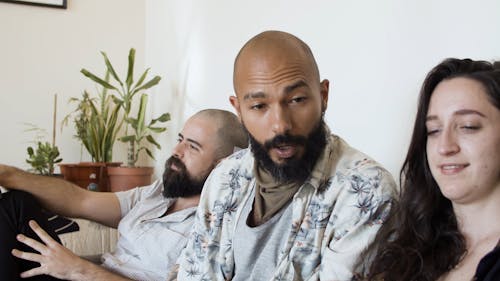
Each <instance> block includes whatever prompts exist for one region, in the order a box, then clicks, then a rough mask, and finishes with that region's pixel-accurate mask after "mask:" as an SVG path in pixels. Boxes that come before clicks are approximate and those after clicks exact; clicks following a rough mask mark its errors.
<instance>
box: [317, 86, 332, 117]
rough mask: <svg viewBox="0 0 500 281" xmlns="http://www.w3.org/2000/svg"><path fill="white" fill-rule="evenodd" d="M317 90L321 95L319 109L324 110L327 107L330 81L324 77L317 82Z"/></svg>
mask: <svg viewBox="0 0 500 281" xmlns="http://www.w3.org/2000/svg"><path fill="white" fill-rule="evenodd" d="M319 87H320V88H319V90H320V95H321V111H322V112H325V111H326V108H327V107H328V92H329V90H330V81H328V79H324V80H323V81H321V83H320V84H319Z"/></svg>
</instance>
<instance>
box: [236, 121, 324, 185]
mask: <svg viewBox="0 0 500 281" xmlns="http://www.w3.org/2000/svg"><path fill="white" fill-rule="evenodd" d="M243 127H244V128H245V130H246V131H247V133H248V137H249V139H250V147H251V150H252V152H253V155H254V157H255V159H256V160H257V161H258V164H259V165H260V166H261V167H262V168H264V169H265V170H267V171H268V172H269V173H270V174H271V175H272V176H273V178H274V179H275V180H276V181H277V182H279V183H291V182H297V183H303V182H304V181H305V180H306V179H307V178H308V177H309V175H310V174H311V172H312V170H313V168H314V165H315V164H316V161H318V158H319V156H320V154H321V152H322V151H323V149H324V148H325V146H326V130H325V123H324V121H323V118H321V120H320V121H319V122H318V124H317V125H316V127H315V128H314V130H313V131H312V132H311V133H310V134H309V135H308V136H307V137H304V136H292V135H290V134H284V135H277V136H275V137H274V138H273V139H271V140H267V141H266V142H265V143H264V144H263V145H262V144H260V143H259V142H258V141H257V140H256V139H255V138H254V137H253V136H252V135H251V134H250V133H249V132H248V130H247V129H246V127H245V126H244V125H243ZM283 143H288V144H295V145H302V146H304V154H303V155H302V157H300V158H295V157H293V158H292V159H288V160H286V162H285V163H283V164H276V163H274V161H273V160H272V159H271V158H270V157H269V150H270V149H271V148H274V147H278V146H279V145H280V144H283Z"/></svg>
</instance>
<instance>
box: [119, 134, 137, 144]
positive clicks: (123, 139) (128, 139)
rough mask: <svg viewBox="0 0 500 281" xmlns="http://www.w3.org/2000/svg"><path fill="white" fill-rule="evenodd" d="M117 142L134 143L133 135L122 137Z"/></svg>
mask: <svg viewBox="0 0 500 281" xmlns="http://www.w3.org/2000/svg"><path fill="white" fill-rule="evenodd" d="M119 140H120V141H122V142H129V141H135V135H129V136H124V137H121V138H119Z"/></svg>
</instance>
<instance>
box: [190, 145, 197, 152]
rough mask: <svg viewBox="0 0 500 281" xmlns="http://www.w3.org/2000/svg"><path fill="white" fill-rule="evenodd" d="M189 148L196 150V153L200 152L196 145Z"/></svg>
mask: <svg viewBox="0 0 500 281" xmlns="http://www.w3.org/2000/svg"><path fill="white" fill-rule="evenodd" d="M189 148H191V149H194V150H196V151H198V150H199V149H198V147H197V146H195V145H193V144H190V145H189Z"/></svg>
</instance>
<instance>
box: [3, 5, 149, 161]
mask: <svg viewBox="0 0 500 281" xmlns="http://www.w3.org/2000/svg"><path fill="white" fill-rule="evenodd" d="M144 45H145V1H144V0H142V1H138V0H107V1H99V0H70V1H68V9H66V10H61V9H53V8H44V7H35V6H26V5H18V4H8V3H0V85H1V89H0V120H2V121H1V125H0V126H1V132H2V133H1V137H0V162H2V163H8V164H13V165H16V166H20V167H22V168H27V167H28V166H27V164H26V163H25V162H24V159H25V158H26V157H27V153H26V147H27V146H28V145H30V143H29V142H30V141H31V140H32V139H33V134H30V133H25V132H23V130H24V129H25V127H24V125H23V122H31V123H35V124H36V125H38V126H39V127H41V128H44V129H46V130H48V131H49V132H51V130H52V103H53V94H54V93H58V95H59V100H58V102H59V106H58V124H59V122H60V121H61V120H62V118H63V117H64V115H66V113H68V112H70V110H71V107H70V106H69V105H68V103H67V101H68V99H69V97H80V94H81V93H82V91H83V90H84V89H87V90H89V91H91V92H95V90H96V89H95V86H94V83H92V82H89V80H88V79H87V78H85V77H84V76H83V75H82V74H80V69H81V68H82V67H85V68H87V69H89V70H91V71H93V72H95V73H98V74H102V73H104V64H103V61H102V57H101V55H100V53H99V51H101V50H102V51H105V52H107V54H108V56H109V57H110V59H111V60H112V62H113V63H114V64H115V65H116V66H117V67H118V70H119V71H120V72H125V71H126V69H125V67H126V62H127V55H128V50H129V48H130V47H135V48H136V49H137V55H136V56H137V67H138V68H137V69H142V68H143V65H144ZM58 127H59V128H58V131H57V133H58V137H57V145H58V146H59V148H60V151H61V155H62V157H63V158H64V162H78V161H80V160H87V161H88V160H89V156H88V155H87V154H86V153H84V154H83V156H82V158H81V157H80V145H79V144H78V142H77V141H76V140H75V139H74V138H72V135H74V131H73V130H72V128H68V127H66V128H65V129H64V130H63V132H62V134H61V132H60V126H59V125H58ZM48 139H51V137H50V136H49V138H48ZM116 149H117V148H115V150H116ZM115 155H116V153H115ZM122 155H126V152H125V150H124V152H123V153H122ZM122 155H119V156H118V157H115V159H114V160H124V159H126V157H122ZM116 158H118V159H116Z"/></svg>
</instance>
